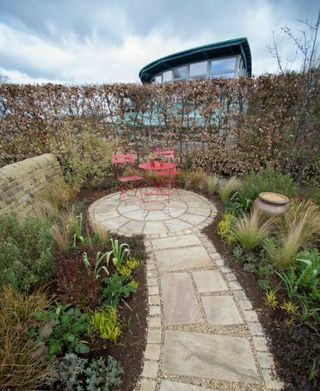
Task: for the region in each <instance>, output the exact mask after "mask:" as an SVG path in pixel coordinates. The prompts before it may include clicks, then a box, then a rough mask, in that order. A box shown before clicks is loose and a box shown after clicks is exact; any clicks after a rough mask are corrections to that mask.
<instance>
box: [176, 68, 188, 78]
mask: <svg viewBox="0 0 320 391" xmlns="http://www.w3.org/2000/svg"><path fill="white" fill-rule="evenodd" d="M172 73H173V80H187V79H188V67H179V68H174V69H173V70H172Z"/></svg>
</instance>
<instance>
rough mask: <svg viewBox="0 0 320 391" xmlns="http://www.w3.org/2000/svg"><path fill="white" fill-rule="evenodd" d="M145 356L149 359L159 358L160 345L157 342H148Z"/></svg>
mask: <svg viewBox="0 0 320 391" xmlns="http://www.w3.org/2000/svg"><path fill="white" fill-rule="evenodd" d="M144 357H145V358H146V359H147V360H159V358H160V345H158V344H155V343H148V344H147V347H146V351H145V352H144Z"/></svg>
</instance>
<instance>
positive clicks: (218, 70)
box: [210, 57, 236, 79]
mask: <svg viewBox="0 0 320 391" xmlns="http://www.w3.org/2000/svg"><path fill="white" fill-rule="evenodd" d="M235 67H236V57H229V58H224V59H220V60H212V61H211V65H210V78H215V77H223V78H228V79H231V78H233V77H234V76H235Z"/></svg>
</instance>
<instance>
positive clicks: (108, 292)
mask: <svg viewBox="0 0 320 391" xmlns="http://www.w3.org/2000/svg"><path fill="white" fill-rule="evenodd" d="M137 287H138V284H137V283H136V282H135V281H130V282H129V283H127V282H126V278H124V277H123V276H121V275H119V274H117V273H114V274H112V275H111V276H110V277H109V278H107V279H106V280H105V287H104V288H103V291H102V297H103V304H104V306H113V307H116V306H117V305H118V304H119V302H120V300H121V299H122V298H125V299H126V298H128V297H129V296H130V295H131V293H135V292H136V291H137Z"/></svg>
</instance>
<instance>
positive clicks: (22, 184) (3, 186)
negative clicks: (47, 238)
mask: <svg viewBox="0 0 320 391" xmlns="http://www.w3.org/2000/svg"><path fill="white" fill-rule="evenodd" d="M57 179H63V175H62V171H61V168H60V165H59V162H58V160H57V158H56V156H55V155H52V154H49V153H47V154H44V155H41V156H36V157H34V158H31V159H26V160H23V161H21V162H18V163H13V164H9V165H7V166H4V167H2V168H0V214H5V213H8V212H10V211H14V212H16V213H18V214H30V212H32V210H33V204H34V201H35V199H36V198H37V195H39V194H40V193H43V192H44V191H45V190H46V187H47V186H48V184H49V183H50V182H52V181H54V180H57Z"/></svg>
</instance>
